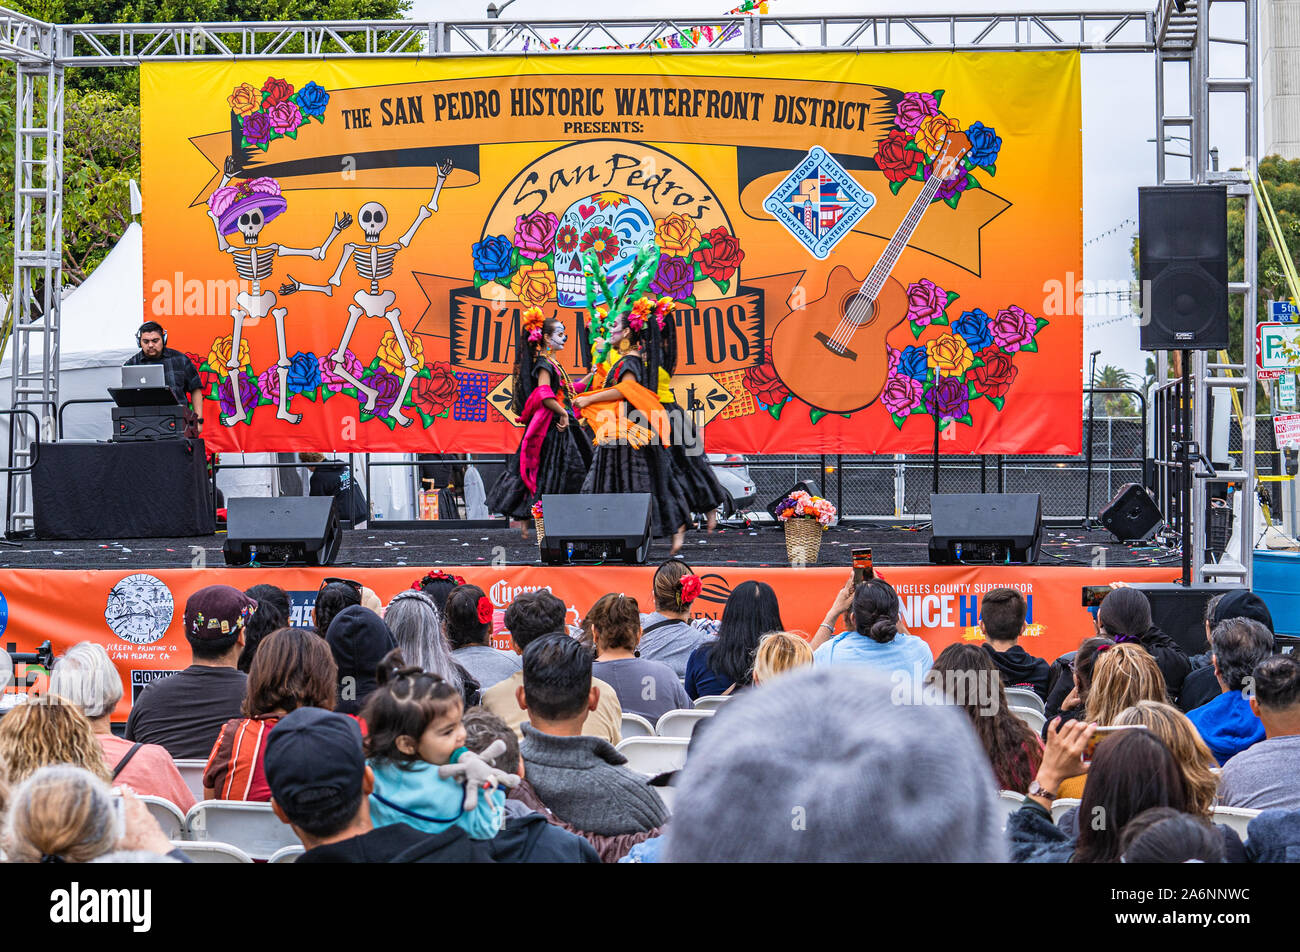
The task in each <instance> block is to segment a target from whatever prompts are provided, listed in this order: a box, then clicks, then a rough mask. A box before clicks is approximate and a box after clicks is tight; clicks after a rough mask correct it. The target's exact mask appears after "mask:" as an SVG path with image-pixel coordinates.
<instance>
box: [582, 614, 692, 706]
mask: <svg viewBox="0 0 1300 952" xmlns="http://www.w3.org/2000/svg"><path fill="white" fill-rule="evenodd" d="M592 637H593V638H594V639H595V642H596V663H595V664H593V665H592V666H591V673H592V674H593V675H594V676H597V677H599V678H600V679H601V680H602V681H606V682H608V683H609V684H610V685H611V686H612V687H613V688H614V691H615V693H616V694H618V697H619V700H620V701H621V702H622V704H623V710H625V711H629V712H631V713H633V714H640V715H641V716H642V717H644V718H646V719H648V720H649V721H650V723H651V724H654V723H657V722H658V720H659V718H660V717H661V716H663V715H664V714H666V713H668V712H669V711H675V710H680V709H681V708H689V707H690V706H691V699H690V698H689V697H687V696H686V691H685V689H684V688H683V687H682V683H681V682H680V681H678V680H677V675H676V674H674V673H673V669H672V668H670V667H668V665H666V664H661V663H660V662H658V661H646V660H645V659H644V658H642V657H641V656H640V654H639V652H638V651H637V644H638V643H639V642H640V640H641V611H640V609H639V607H638V606H637V603H636V599H635V598H628V597H627V596H625V595H616V596H614V599H613V600H612V601H611V602H610V603H609V607H608V608H607V609H606V611H605V613H604V616H603V618H601V620H600V622H599V624H597V625H595V626H593V628H592Z"/></svg>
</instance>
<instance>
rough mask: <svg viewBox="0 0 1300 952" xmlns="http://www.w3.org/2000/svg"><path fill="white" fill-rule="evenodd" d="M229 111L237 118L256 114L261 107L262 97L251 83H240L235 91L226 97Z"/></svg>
mask: <svg viewBox="0 0 1300 952" xmlns="http://www.w3.org/2000/svg"><path fill="white" fill-rule="evenodd" d="M226 102H228V103H230V111H231V112H233V113H235V115H237V116H247V115H250V114H251V113H254V112H257V110H258V109H260V108H261V106H262V96H261V94H260V93H258V91H257V87H255V86H254V85H253V84H252V83H240V84H239V85H238V86H236V87H235V91H234V92H233V93H231V94H230V95H229V96H227V97H226Z"/></svg>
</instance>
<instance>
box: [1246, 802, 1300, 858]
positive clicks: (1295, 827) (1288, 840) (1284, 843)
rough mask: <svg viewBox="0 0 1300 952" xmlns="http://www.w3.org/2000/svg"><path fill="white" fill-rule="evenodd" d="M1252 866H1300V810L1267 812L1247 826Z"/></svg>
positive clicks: (1247, 850) (1249, 855)
mask: <svg viewBox="0 0 1300 952" xmlns="http://www.w3.org/2000/svg"><path fill="white" fill-rule="evenodd" d="M1246 855H1247V856H1248V857H1249V858H1250V861H1251V862H1252V863H1300V810H1265V811H1264V812H1263V813H1261V814H1260V815H1259V816H1257V817H1255V819H1253V820H1251V821H1250V826H1248V827H1246Z"/></svg>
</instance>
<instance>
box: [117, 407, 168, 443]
mask: <svg viewBox="0 0 1300 952" xmlns="http://www.w3.org/2000/svg"><path fill="white" fill-rule="evenodd" d="M184 436H185V408H184V407H182V406H180V405H177V406H174V407H113V442H114V443H134V442H138V441H140V440H179V439H181V438H182V437H184Z"/></svg>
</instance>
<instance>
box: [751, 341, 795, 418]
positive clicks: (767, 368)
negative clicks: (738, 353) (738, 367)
mask: <svg viewBox="0 0 1300 952" xmlns="http://www.w3.org/2000/svg"><path fill="white" fill-rule="evenodd" d="M745 389H746V390H748V391H749V392H750V393H752V394H753V395H754V399H755V400H757V401H758V402H759V403H764V404H766V405H767V406H769V407H775V406H779V405H780V404H782V403H785V398H786V397H788V396H790V391H789V390H788V389H786V386H785V384H783V383H782V382H781V378H780V377H778V376H777V375H776V368H774V367H773V366H772V345H771V344H769V345H768V346H767V347H765V348H764V350H763V362H762V363H761V364H759V365H758V366H757V367H750V368H748V369H747V370H746V371H745Z"/></svg>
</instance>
